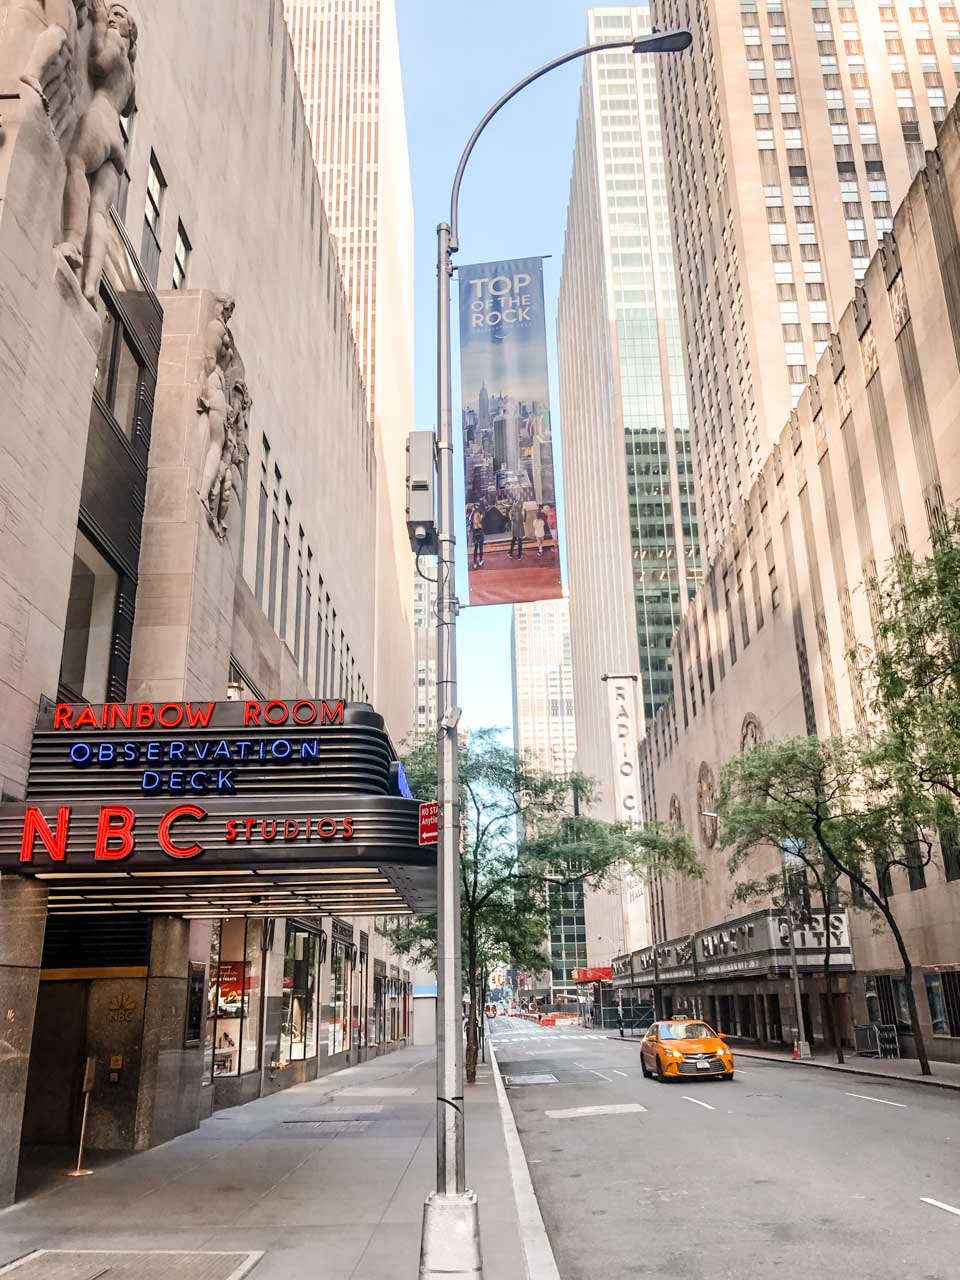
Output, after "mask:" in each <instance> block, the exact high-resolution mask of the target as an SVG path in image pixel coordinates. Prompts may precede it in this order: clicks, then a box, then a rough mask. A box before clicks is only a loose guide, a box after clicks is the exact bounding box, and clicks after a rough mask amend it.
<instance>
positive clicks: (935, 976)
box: [924, 969, 960, 1036]
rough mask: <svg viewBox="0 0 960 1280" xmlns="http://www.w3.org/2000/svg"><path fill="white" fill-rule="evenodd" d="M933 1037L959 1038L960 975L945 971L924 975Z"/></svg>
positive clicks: (948, 970) (950, 970) (949, 970)
mask: <svg viewBox="0 0 960 1280" xmlns="http://www.w3.org/2000/svg"><path fill="white" fill-rule="evenodd" d="M924 979H925V981H926V986H927V1003H928V1004H929V1006H930V1021H931V1022H932V1023H933V1034H934V1035H935V1036H960V973H958V972H956V970H953V969H946V970H944V971H943V972H942V973H927V974H924Z"/></svg>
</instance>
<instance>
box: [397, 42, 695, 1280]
mask: <svg viewBox="0 0 960 1280" xmlns="http://www.w3.org/2000/svg"><path fill="white" fill-rule="evenodd" d="M691 43H692V36H691V35H690V32H689V31H667V32H657V31H655V32H653V33H652V34H650V35H649V36H641V37H639V38H637V39H629V40H617V41H613V42H610V43H606V44H595V45H587V46H586V47H585V48H582V49H574V50H573V52H572V53H566V54H564V55H563V56H562V57H559V58H554V59H553V61H552V62H548V63H546V64H545V65H544V66H542V67H540V68H539V69H538V70H536V71H533V72H531V73H530V75H528V76H525V77H524V78H523V79H522V80H521V81H519V83H517V84H515V85H514V86H513V88H512V89H509V90H508V91H507V92H506V93H505V94H504V95H503V97H501V98H500V99H499V100H498V101H497V102H495V103H494V105H493V106H492V107H491V108H490V110H489V111H488V112H487V113H486V115H485V116H484V117H483V119H482V120H481V121H480V123H479V124H478V125H477V127H476V129H474V131H473V133H472V134H471V136H470V140H469V141H468V142H467V145H466V147H465V148H464V151H463V155H462V156H461V157H460V163H459V164H458V165H457V171H456V174H455V176H454V180H453V189H452V191H451V194H450V221H449V222H441V223H440V225H439V226H438V227H437V470H438V481H439V482H438V486H437V488H438V503H437V506H438V510H437V529H438V553H437V718H438V740H437V793H438V799H439V801H440V823H439V843H438V846H437V895H438V903H437V1189H436V1191H435V1192H433V1193H432V1194H431V1195H430V1196H428V1198H427V1201H426V1204H425V1205H424V1212H423V1234H422V1238H421V1249H420V1280H434V1278H437V1280H439V1277H440V1276H443V1277H444V1278H445V1280H468V1278H470V1280H477V1278H478V1277H481V1276H482V1274H483V1264H482V1262H481V1257H480V1229H479V1216H478V1212H477V1197H476V1195H475V1194H474V1192H472V1191H469V1190H467V1186H466V1173H465V1164H464V1145H463V1036H462V1031H461V1025H460V1022H461V1011H462V1007H463V998H462V987H461V976H460V893H459V874H458V861H459V857H460V808H459V791H458V758H459V739H458V736H457V724H458V722H459V719H460V711H459V708H458V707H457V651H456V635H457V610H458V608H459V606H458V602H457V598H456V587H455V581H456V580H455V573H454V554H455V548H456V537H455V535H454V531H453V530H454V523H453V522H454V509H453V476H454V462H453V458H454V450H453V422H452V419H453V399H452V362H451V342H450V277H451V276H452V274H453V255H454V254H455V253H456V252H457V250H458V249H459V247H460V242H459V237H458V233H457V215H458V205H459V199H460V184H461V183H462V181H463V175H464V171H465V169H466V167H467V161H468V160H469V159H470V155H471V153H472V151H473V149H474V147H475V146H476V144H477V141H478V139H479V137H480V135H481V134H482V133H483V131H484V129H485V128H486V127H487V125H488V124H489V123H490V121H491V120H492V119H493V117H494V116H495V115H496V114H497V112H499V111H500V110H501V108H502V107H505V106H506V104H507V103H508V102H509V101H510V100H511V99H512V98H515V97H516V95H517V94H518V93H520V92H521V90H523V89H525V88H526V87H527V85H530V84H533V82H534V81H535V80H539V79H540V77H541V76H545V75H546V74H547V73H548V72H550V71H554V70H556V68H557V67H562V66H563V65H564V64H565V63H567V62H573V61H575V60H576V59H578V58H584V57H586V56H587V55H588V54H591V53H598V52H605V51H608V50H611V49H633V51H634V53H679V52H680V51H681V50H683V49H686V48H688V47H689V45H690V44H691Z"/></svg>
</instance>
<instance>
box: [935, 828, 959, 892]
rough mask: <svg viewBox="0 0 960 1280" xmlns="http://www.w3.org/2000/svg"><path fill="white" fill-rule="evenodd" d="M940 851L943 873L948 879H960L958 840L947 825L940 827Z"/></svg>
mask: <svg viewBox="0 0 960 1280" xmlns="http://www.w3.org/2000/svg"><path fill="white" fill-rule="evenodd" d="M940 853H941V855H942V857H943V873H944V875H945V876H946V878H947V879H948V880H960V840H958V839H957V833H956V832H955V831H951V830H950V828H949V827H941V828H940Z"/></svg>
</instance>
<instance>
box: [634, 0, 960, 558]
mask: <svg viewBox="0 0 960 1280" xmlns="http://www.w3.org/2000/svg"><path fill="white" fill-rule="evenodd" d="M651 11H652V14H653V17H654V20H655V21H656V22H657V23H658V24H659V25H660V26H661V27H662V28H670V27H689V28H690V29H691V30H692V32H693V35H694V40H693V45H692V47H691V48H690V49H689V50H688V51H687V52H686V53H685V54H684V55H683V56H682V57H681V58H659V59H657V60H656V63H657V66H656V75H657V84H658V88H659V97H660V100H661V102H662V104H663V107H662V110H663V129H664V143H665V153H666V179H667V187H668V197H669V203H670V208H671V215H672V225H673V227H674V228H675V233H676V235H675V243H676V258H677V265H678V281H679V287H680V299H681V313H682V321H683V344H682V345H683V357H684V359H685V361H686V370H687V382H688V387H689V392H690V397H691V405H690V413H691V429H692V436H693V445H694V465H695V468H696V472H697V480H698V486H699V489H698V495H699V499H700V526H701V537H702V543H703V551H704V560H705V564H706V563H708V562H709V561H711V560H713V559H714V557H715V556H716V555H717V553H718V551H719V549H720V545H721V542H722V538H723V535H724V532H725V530H726V529H727V527H728V526H729V525H731V524H733V523H734V522H735V520H736V519H737V513H738V512H739V509H740V506H741V504H742V503H743V502H744V501H746V498H747V495H748V493H749V492H750V490H751V489H752V487H753V485H754V483H755V482H756V480H757V479H758V477H759V475H760V473H761V471H762V470H763V468H764V467H765V465H766V461H767V458H768V456H769V453H770V450H771V448H772V447H773V445H774V444H775V443H776V440H777V436H778V433H779V430H780V425H781V423H782V422H784V421H785V419H786V417H787V414H788V413H789V411H790V409H791V407H792V406H793V405H795V404H796V403H797V400H798V399H799V397H800V395H801V393H802V391H803V388H804V386H805V384H806V379H807V374H808V372H812V371H813V370H814V368H815V367H816V366H817V363H818V361H819V359H820V356H821V355H822V353H823V351H824V350H825V349H826V344H827V342H828V341H829V334H830V330H831V328H836V326H837V324H838V323H839V319H840V314H841V312H842V311H843V308H844V307H845V306H846V305H847V301H848V299H849V298H850V296H851V294H852V290H853V286H854V283H855V282H856V281H859V280H861V279H862V278H863V274H864V272H865V270H866V267H867V263H868V261H869V260H870V257H871V255H872V254H873V253H874V252H875V251H876V249H877V247H878V245H879V242H880V241H881V240H882V239H883V236H884V234H885V233H886V231H887V230H888V229H889V227H890V225H891V218H892V216H893V210H894V209H895V208H896V207H897V206H898V205H899V204H900V202H901V201H902V200H903V199H904V197H905V195H906V193H907V188H908V186H909V184H910V181H911V179H912V178H913V176H914V175H915V174H916V173H917V171H918V170H919V169H921V168H922V167H923V165H924V163H925V161H924V151H925V149H926V148H932V147H933V146H934V145H935V142H936V129H937V126H938V124H939V122H940V121H942V120H943V118H944V116H945V115H946V113H947V109H948V107H949V106H950V105H951V104H952V103H953V101H954V99H955V98H956V94H957V77H958V72H960V19H958V10H957V6H956V4H955V3H953V0H945V2H944V3H937V2H935V0H926V3H919V4H917V3H912V2H911V3H908V2H907V0H896V2H894V3H888V4H877V3H874V0H843V2H842V3H838V2H837V0H812V3H810V4H807V3H803V4H797V3H793V2H792V0H772V2H770V3H759V2H758V0H744V3H737V4H734V3H731V2H730V0H652V5H651Z"/></svg>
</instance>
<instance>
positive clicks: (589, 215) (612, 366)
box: [557, 5, 700, 817]
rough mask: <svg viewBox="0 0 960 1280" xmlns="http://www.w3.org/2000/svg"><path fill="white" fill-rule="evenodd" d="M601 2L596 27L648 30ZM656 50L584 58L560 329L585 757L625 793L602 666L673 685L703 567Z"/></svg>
mask: <svg viewBox="0 0 960 1280" xmlns="http://www.w3.org/2000/svg"><path fill="white" fill-rule="evenodd" d="M649 26H650V14H649V10H648V9H647V7H646V6H640V5H631V6H627V7H623V8H613V9H606V8H604V9H591V10H590V12H589V15H588V32H587V36H588V41H589V42H590V43H595V42H599V41H603V40H615V39H618V38H626V37H629V36H631V35H639V34H641V33H643V32H645V31H647V30H648V29H649ZM665 188H666V179H665V174H664V167H663V148H662V142H661V136H660V117H659V111H658V103H657V91H656V79H655V72H654V67H653V62H652V59H651V58H649V57H647V58H638V57H635V56H634V55H633V53H632V52H631V51H630V50H629V49H627V50H617V51H614V52H610V53H606V54H603V55H597V56H595V57H593V58H591V59H589V60H588V61H586V62H585V64H584V74H583V84H582V88H581V93H580V114H579V119H578V122H577V135H576V147H575V151H574V157H573V176H572V179H571V184H570V202H569V209H568V214H567V229H566V238H565V243H564V254H563V271H562V277H561V282H560V303H559V314H558V320H557V335H558V345H559V363H560V406H561V415H562V423H563V433H562V443H563V460H564V476H565V485H566V515H567V528H568V531H569V536H568V551H569V574H570V600H571V609H570V615H571V632H572V638H573V653H574V658H575V663H574V687H575V694H576V703H577V717H578V720H577V730H578V742H579V748H578V757H577V758H578V763H579V766H580V767H581V768H582V769H583V771H584V772H586V773H588V774H590V775H591V776H592V777H594V778H596V779H597V780H598V781H599V783H600V784H601V788H602V790H603V794H604V799H603V808H602V809H601V810H600V811H601V812H604V813H605V816H609V817H612V816H614V814H613V812H612V810H610V808H609V806H610V805H611V804H612V796H613V792H614V759H613V752H612V750H611V738H610V723H609V712H608V708H607V696H606V693H605V692H604V686H603V684H602V683H601V682H602V678H603V676H605V675H609V674H635V675H639V677H640V684H639V689H640V696H639V705H640V707H641V708H642V710H643V712H644V714H645V717H646V718H649V717H651V716H652V715H653V714H654V712H655V711H656V709H657V708H658V707H659V706H660V705H661V704H662V702H663V701H664V699H666V698H667V697H669V695H670V691H671V687H672V684H671V679H670V672H669V658H670V641H671V638H672V636H673V633H674V631H675V630H676V627H677V624H678V622H679V620H680V617H681V614H682V612H683V610H684V608H685V606H686V602H687V600H688V599H689V598H690V596H691V595H692V594H693V593H694V591H695V590H696V588H697V584H698V583H699V580H700V566H699V542H698V535H697V517H696V503H695V497H694V480H693V475H692V470H691V450H690V439H689V429H688V422H687V402H686V393H685V389H684V371H683V361H682V346H681V338H680V319H679V311H678V305H677V293H676V284H675V275H674V265H673V253H672V247H671V231H670V224H669V216H668V210H667V203H666V191H665Z"/></svg>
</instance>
